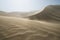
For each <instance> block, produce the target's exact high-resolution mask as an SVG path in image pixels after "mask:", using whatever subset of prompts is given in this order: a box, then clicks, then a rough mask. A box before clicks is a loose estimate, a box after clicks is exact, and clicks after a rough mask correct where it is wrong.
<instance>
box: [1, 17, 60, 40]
mask: <svg viewBox="0 0 60 40" xmlns="http://www.w3.org/2000/svg"><path fill="white" fill-rule="evenodd" d="M0 40H60V23H48V22H44V21H34V20H28V19H23V18H16V17H6V16H0Z"/></svg>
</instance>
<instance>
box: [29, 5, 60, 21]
mask: <svg viewBox="0 0 60 40" xmlns="http://www.w3.org/2000/svg"><path fill="white" fill-rule="evenodd" d="M29 18H30V19H31V20H44V21H52V20H53V21H54V20H55V21H60V5H49V6H47V7H46V8H45V9H44V10H43V11H42V12H39V13H37V14H35V15H32V16H29Z"/></svg>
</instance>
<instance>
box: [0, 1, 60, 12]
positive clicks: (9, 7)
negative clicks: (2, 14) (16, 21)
mask: <svg viewBox="0 0 60 40" xmlns="http://www.w3.org/2000/svg"><path fill="white" fill-rule="evenodd" d="M56 4H58V5H60V0H0V11H32V10H40V9H42V8H43V7H45V6H47V5H56Z"/></svg>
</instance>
